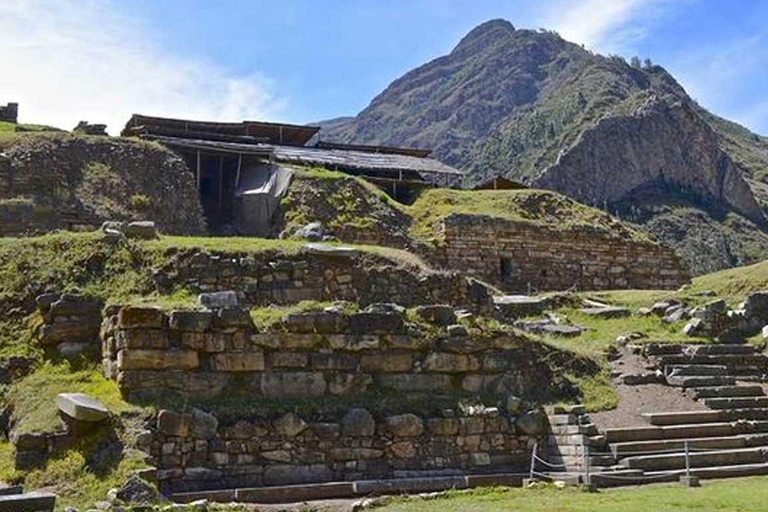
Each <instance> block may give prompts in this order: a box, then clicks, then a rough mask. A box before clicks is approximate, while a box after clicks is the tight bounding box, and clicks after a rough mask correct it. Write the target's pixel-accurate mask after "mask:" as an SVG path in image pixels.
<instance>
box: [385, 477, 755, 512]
mask: <svg viewBox="0 0 768 512" xmlns="http://www.w3.org/2000/svg"><path fill="white" fill-rule="evenodd" d="M766 483H768V479H766V478H765V477H755V478H742V479H732V480H727V481H725V480H720V481H708V482H704V484H703V485H702V487H701V488H698V489H695V488H684V487H680V486H679V485H653V486H644V487H633V488H625V489H614V490H606V491H600V492H596V493H588V492H584V491H580V490H578V489H575V488H572V487H569V488H565V489H557V488H555V487H554V486H551V485H543V486H538V485H537V486H536V487H534V488H525V489H506V488H486V489H477V490H472V491H449V492H446V493H440V494H438V495H433V496H431V497H428V498H419V497H413V498H393V499H391V500H389V503H388V504H385V505H384V506H383V507H381V508H378V510H381V511H382V512H411V511H413V512H433V511H440V512H452V511H457V512H458V511H461V512H474V511H477V512H480V511H482V512H502V511H510V510H515V511H521V512H523V511H532V512H533V511H535V512H615V511H617V510H621V511H622V512H647V511H651V510H652V511H654V512H681V511H697V512H713V511H718V510H719V511H732V512H736V511H738V512H758V511H761V512H762V511H763V510H765V502H766V500H768V485H766Z"/></svg>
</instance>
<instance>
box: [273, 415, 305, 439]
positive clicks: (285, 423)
mask: <svg viewBox="0 0 768 512" xmlns="http://www.w3.org/2000/svg"><path fill="white" fill-rule="evenodd" d="M274 426H275V430H276V431H277V433H278V434H280V435H281V436H285V437H296V436H297V435H299V434H301V433H302V432H304V431H305V430H306V429H307V427H308V426H309V425H308V424H307V422H306V421H304V420H303V419H301V417H300V416H299V415H298V414H296V413H293V412H289V413H287V414H285V415H283V416H281V417H280V418H278V419H276V420H275V421H274Z"/></svg>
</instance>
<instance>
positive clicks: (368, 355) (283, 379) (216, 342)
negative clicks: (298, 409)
mask: <svg viewBox="0 0 768 512" xmlns="http://www.w3.org/2000/svg"><path fill="white" fill-rule="evenodd" d="M429 331H430V332H429V333H428V334H427V333H424V332H422V331H421V330H420V329H419V328H418V327H417V326H416V325H414V324H409V323H407V322H406V321H405V319H404V314H403V312H402V311H400V310H399V309H398V308H397V307H395V306H392V305H374V306H372V307H370V308H368V309H366V310H364V311H362V312H357V313H346V312H343V311H339V310H335V309H333V308H332V309H330V310H322V311H311V312H305V313H296V314H292V315H288V316H286V317H285V318H284V319H283V322H282V323H280V324H279V325H277V326H275V327H273V328H271V330H270V331H269V332H257V331H256V328H255V327H254V325H253V323H252V322H251V318H250V316H249V314H248V312H247V311H245V310H242V309H238V308H227V309H220V310H215V311H185V310H176V311H172V312H170V313H165V312H163V311H162V310H160V309H155V308H147V307H132V306H124V307H122V308H119V307H110V308H108V309H107V314H106V316H105V319H104V324H103V327H102V356H103V363H104V368H105V372H106V374H107V375H108V376H110V377H113V378H116V379H117V382H118V385H119V388H120V390H121V392H122V393H123V394H124V395H125V396H127V397H129V398H130V399H136V398H141V397H154V396H155V395H156V394H157V393H165V394H172V395H179V396H183V397H188V398H190V397H191V398H192V399H214V398H217V397H220V396H225V395H226V396H230V397H231V396H236V395H238V394H240V395H242V394H246V395H247V396H249V397H251V398H254V397H264V398H267V399H284V398H307V397H323V396H342V397H347V396H361V395H365V394H370V393H390V394H391V393H395V394H403V395H418V394H444V395H450V396H453V395H457V394H470V395H478V394H481V395H489V396H490V395H492V396H504V395H506V394H509V393H512V394H516V395H524V396H533V395H540V394H542V393H544V392H546V391H547V390H550V389H553V386H556V384H555V383H556V382H557V381H558V379H557V378H555V376H554V375H553V370H552V369H551V368H550V367H549V366H548V365H546V364H539V363H538V361H539V360H540V359H546V355H545V354H544V352H546V351H547V350H550V349H547V348H545V347H544V346H542V345H539V344H534V343H528V342H527V340H526V339H525V338H523V337H522V336H520V335H517V334H515V333H514V332H512V331H508V332H503V331H496V332H490V331H487V330H486V331H483V330H481V329H480V328H470V329H467V328H465V327H464V326H462V325H447V326H442V327H440V326H435V327H434V328H432V329H429Z"/></svg>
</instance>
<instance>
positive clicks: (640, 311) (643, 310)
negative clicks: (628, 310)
mask: <svg viewBox="0 0 768 512" xmlns="http://www.w3.org/2000/svg"><path fill="white" fill-rule="evenodd" d="M635 314H636V315H637V316H649V315H650V314H651V308H640V309H638V310H637V313H635Z"/></svg>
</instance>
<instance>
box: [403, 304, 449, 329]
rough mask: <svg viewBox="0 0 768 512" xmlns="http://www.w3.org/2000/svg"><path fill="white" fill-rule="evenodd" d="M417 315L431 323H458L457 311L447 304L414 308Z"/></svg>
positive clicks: (445, 324) (441, 324)
mask: <svg viewBox="0 0 768 512" xmlns="http://www.w3.org/2000/svg"><path fill="white" fill-rule="evenodd" d="M413 311H414V313H415V314H416V316H418V317H419V318H421V319H422V320H424V321H425V322H429V323H431V324H435V325H440V326H449V325H453V324H455V323H456V321H457V320H456V312H455V311H454V310H453V308H452V307H451V306H449V305H446V304H433V305H430V306H418V307H416V308H414V310H413Z"/></svg>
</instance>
